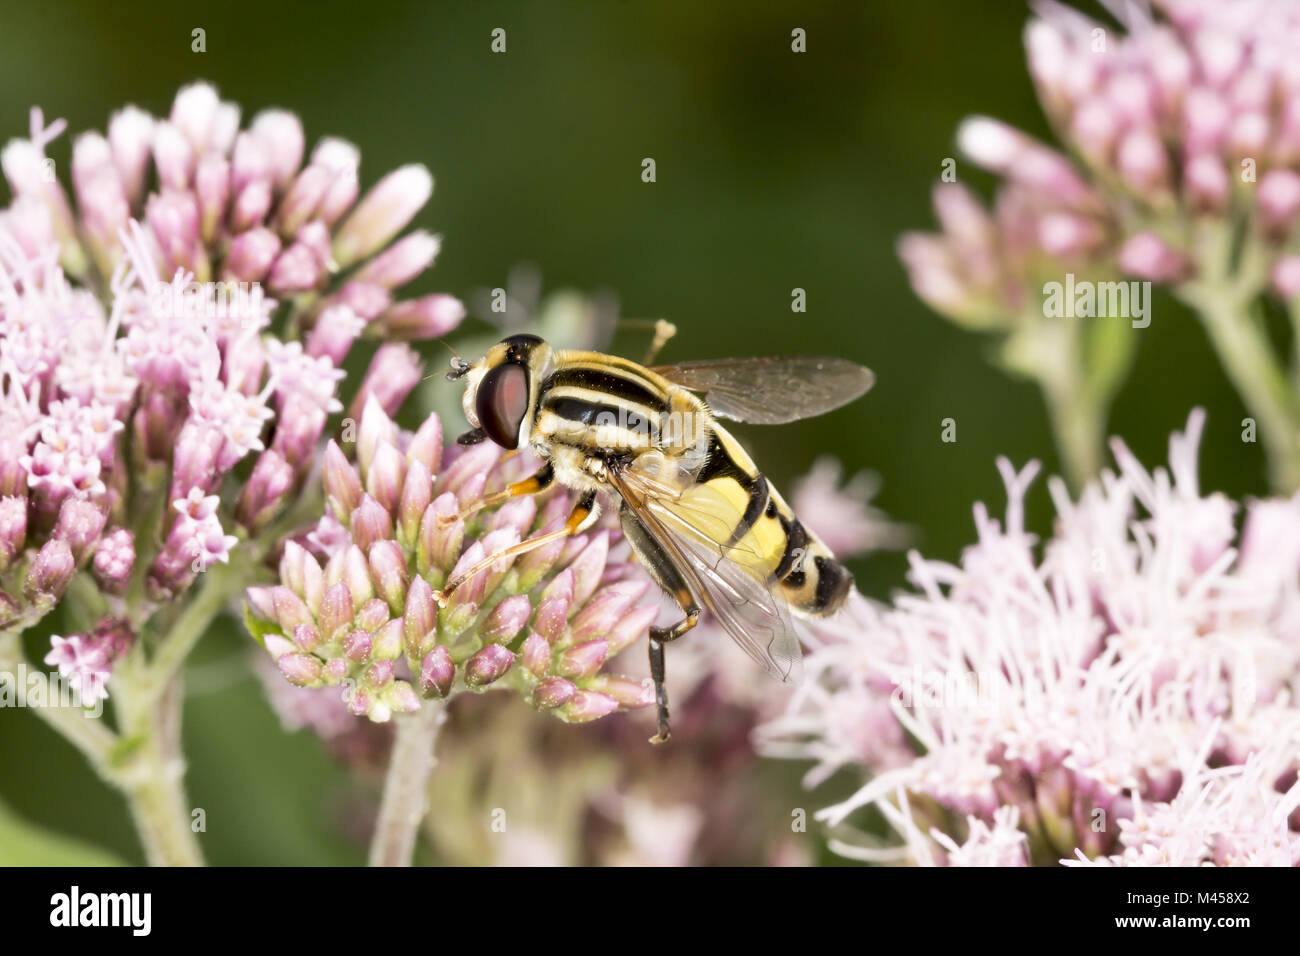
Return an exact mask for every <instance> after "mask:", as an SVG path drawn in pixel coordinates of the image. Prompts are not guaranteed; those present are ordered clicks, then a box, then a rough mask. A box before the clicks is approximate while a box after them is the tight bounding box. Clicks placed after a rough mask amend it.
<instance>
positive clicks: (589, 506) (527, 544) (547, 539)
mask: <svg viewBox="0 0 1300 956" xmlns="http://www.w3.org/2000/svg"><path fill="white" fill-rule="evenodd" d="M526 480H528V479H525V481H526ZM595 511H596V493H595V492H594V491H588V492H586V493H585V494H584V495H583V496H582V497H581V498H579V499H578V503H577V504H576V505H574V506H573V510H572V511H571V512H569V517H568V520H566V521H565V522H564V527H562V528H559V529H557V530H555V531H550V532H547V533H546V534H539V535H538V536H537V537H535V538H529V539H528V540H526V541H520V542H519V543H518V544H516V545H514V546H513V547H509V548H506V549H505V550H504V551H498V552H497V553H496V554H489V555H488V556H487V557H485V558H484V559H483V560H482V561H480V562H478V563H477V564H475V565H474V566H473V567H471V568H469V569H468V570H466V571H464V572H462V573H461V574H459V575H457V576H456V577H455V578H454V579H452V580H451V581H449V582H447V584H446V585H445V586H444V587H443V588H442V590H441V591H434V592H433V599H434V600H435V601H436V602H437V603H438V606H439V607H445V606H446V604H447V601H449V600H450V599H451V595H452V593H453V592H455V590H456V589H457V588H458V587H460V586H461V585H462V584H464V583H465V582H466V581H468V580H470V579H471V578H473V577H474V576H475V575H479V574H482V573H483V572H484V571H486V570H488V568H490V567H492V566H493V565H494V564H496V563H497V562H498V561H504V560H505V559H506V558H517V557H519V556H520V555H521V554H527V553H528V552H529V551H536V550H537V549H538V548H541V547H544V546H545V545H548V544H550V543H551V542H552V541H558V540H559V539H560V538H568V537H572V536H573V535H575V534H577V533H578V532H579V531H581V530H582V529H583V528H585V527H586V526H587V525H588V524H589V523H590V522H591V521H593V520H595V518H594V515H595Z"/></svg>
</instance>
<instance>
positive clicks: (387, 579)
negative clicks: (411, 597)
mask: <svg viewBox="0 0 1300 956" xmlns="http://www.w3.org/2000/svg"><path fill="white" fill-rule="evenodd" d="M370 577H371V579H372V580H373V581H374V582H375V590H376V591H377V592H378V593H379V595H380V597H382V598H383V599H384V600H385V601H387V602H388V606H389V608H391V609H392V612H393V613H394V614H401V613H402V606H403V604H404V603H405V601H406V557H405V555H403V554H402V549H401V546H400V545H398V543H397V542H396V541H378V542H376V543H375V544H374V545H372V546H371V548H370Z"/></svg>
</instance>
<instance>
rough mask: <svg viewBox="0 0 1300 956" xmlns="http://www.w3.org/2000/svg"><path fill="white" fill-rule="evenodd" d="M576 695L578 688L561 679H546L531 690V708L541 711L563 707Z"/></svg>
mask: <svg viewBox="0 0 1300 956" xmlns="http://www.w3.org/2000/svg"><path fill="white" fill-rule="evenodd" d="M577 693H578V688H576V687H575V686H573V684H572V683H570V682H569V681H567V680H565V679H564V678H563V677H548V678H546V679H545V680H543V681H539V682H538V684H537V686H536V687H534V688H533V706H534V707H537V708H539V709H541V710H552V709H554V708H556V707H563V706H564V705H565V704H567V703H568V702H569V701H571V700H573V698H574V696H575V695H576V694H577Z"/></svg>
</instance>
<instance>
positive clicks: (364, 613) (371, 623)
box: [357, 598, 389, 632]
mask: <svg viewBox="0 0 1300 956" xmlns="http://www.w3.org/2000/svg"><path fill="white" fill-rule="evenodd" d="M388 618H389V614H388V604H387V603H386V602H385V601H383V600H382V599H380V598H371V599H370V600H369V601H367V602H366V603H365V604H363V605H361V609H360V610H359V611H357V627H359V628H362V629H363V630H366V631H372V632H373V631H377V630H379V629H380V628H381V627H383V626H384V625H385V624H387V623H388Z"/></svg>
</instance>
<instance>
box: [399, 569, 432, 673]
mask: <svg viewBox="0 0 1300 956" xmlns="http://www.w3.org/2000/svg"><path fill="white" fill-rule="evenodd" d="M437 627H438V607H437V605H436V604H435V603H434V600H433V588H431V587H430V586H429V582H428V581H426V580H425V579H424V578H422V577H420V576H419V575H418V574H417V575H416V576H415V577H414V578H412V579H411V586H410V587H409V588H408V589H407V591H406V606H405V609H404V610H403V612H402V644H403V646H404V647H405V648H406V656H407V658H408V659H409V660H410V661H412V662H414V661H418V660H419V659H420V658H421V656H423V654H424V653H425V651H426V650H427V648H426V646H425V645H426V643H429V642H431V641H433V640H435V639H436V638H437Z"/></svg>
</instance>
